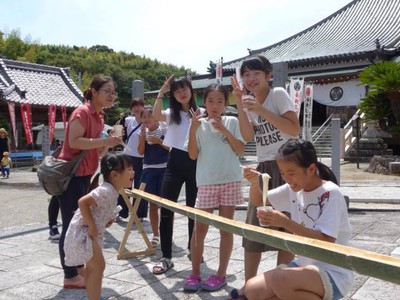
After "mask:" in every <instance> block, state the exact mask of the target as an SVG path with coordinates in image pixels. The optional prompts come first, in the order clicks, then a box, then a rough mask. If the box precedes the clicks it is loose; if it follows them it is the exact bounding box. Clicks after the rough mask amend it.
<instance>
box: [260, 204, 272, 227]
mask: <svg viewBox="0 0 400 300" xmlns="http://www.w3.org/2000/svg"><path fill="white" fill-rule="evenodd" d="M273 209H274V208H273V207H272V206H269V205H266V206H258V207H257V211H259V210H265V211H267V210H273ZM259 222H260V226H261V227H269V225H266V224H263V223H261V220H260V219H259Z"/></svg>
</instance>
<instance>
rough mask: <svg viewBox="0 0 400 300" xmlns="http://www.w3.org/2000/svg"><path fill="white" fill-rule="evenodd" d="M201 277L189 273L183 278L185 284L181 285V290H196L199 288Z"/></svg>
mask: <svg viewBox="0 0 400 300" xmlns="http://www.w3.org/2000/svg"><path fill="white" fill-rule="evenodd" d="M200 284H201V277H200V276H199V275H195V274H192V275H189V276H187V277H186V279H185V284H184V285H183V290H184V291H186V292H197V290H198V289H199V288H200Z"/></svg>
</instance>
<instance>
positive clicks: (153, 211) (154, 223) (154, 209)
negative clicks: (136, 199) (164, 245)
mask: <svg viewBox="0 0 400 300" xmlns="http://www.w3.org/2000/svg"><path fill="white" fill-rule="evenodd" d="M159 223H160V222H159V216H158V206H157V204H154V203H151V202H150V225H151V230H152V231H153V235H154V236H160V233H159V232H158V226H159Z"/></svg>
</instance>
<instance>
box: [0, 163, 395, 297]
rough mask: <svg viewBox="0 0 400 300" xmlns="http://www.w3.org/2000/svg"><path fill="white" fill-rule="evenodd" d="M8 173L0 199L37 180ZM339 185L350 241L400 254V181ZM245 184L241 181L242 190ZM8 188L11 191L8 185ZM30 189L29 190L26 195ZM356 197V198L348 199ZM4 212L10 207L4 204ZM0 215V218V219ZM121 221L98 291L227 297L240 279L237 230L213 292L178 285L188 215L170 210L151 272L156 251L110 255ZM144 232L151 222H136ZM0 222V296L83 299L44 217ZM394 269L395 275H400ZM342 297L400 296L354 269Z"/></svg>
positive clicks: (212, 247)
mask: <svg viewBox="0 0 400 300" xmlns="http://www.w3.org/2000/svg"><path fill="white" fill-rule="evenodd" d="M11 175H12V176H11V177H10V179H7V180H6V179H4V180H3V179H1V180H0V195H1V199H0V203H1V202H2V201H3V200H4V199H5V197H11V196H12V194H10V193H11V190H12V188H15V187H18V188H22V189H23V188H26V189H27V193H29V189H30V188H33V187H36V188H37V179H36V174H35V173H33V172H31V171H30V170H13V173H12V174H11ZM342 188H343V190H344V191H345V192H344V193H345V194H347V195H349V196H350V210H349V215H350V221H351V224H352V226H353V236H352V239H351V243H350V246H352V247H357V248H361V249H365V250H370V251H374V252H378V253H382V254H386V255H397V256H400V250H399V248H398V247H399V244H400V230H399V226H398V225H399V224H400V213H399V212H400V205H399V203H400V201H399V198H400V197H399V196H398V195H399V193H398V191H399V187H398V186H396V185H395V183H394V182H380V181H378V182H359V181H356V180H354V181H352V182H346V183H342ZM247 189H248V187H247V186H246V183H245V182H244V190H245V192H246V190H247ZM8 190H10V193H7V192H8ZM27 196H29V195H27ZM355 199H357V201H353V200H355ZM241 208H242V209H238V210H237V211H236V214H235V219H236V220H239V221H244V219H245V210H244V207H241ZM8 213H11V214H12V213H14V212H13V211H10V212H8ZM0 222H1V221H0ZM125 225H126V223H125V222H121V223H118V224H114V225H113V226H111V227H110V228H109V229H108V230H107V234H106V238H105V249H104V256H105V258H106V263H107V267H106V270H105V276H104V280H103V289H102V294H103V296H104V297H105V298H106V299H124V300H125V299H143V298H145V297H147V298H148V299H226V297H227V295H228V294H229V292H230V290H231V289H232V288H239V287H241V285H242V284H243V278H244V270H243V268H244V266H243V249H242V247H241V237H239V236H235V239H234V249H233V252H232V257H231V261H230V264H229V267H228V285H227V286H226V287H225V288H224V289H222V290H220V291H217V292H213V293H209V292H204V291H199V292H197V293H194V294H188V293H184V292H183V289H182V286H183V280H184V278H185V276H187V275H189V273H190V267H191V265H190V262H189V260H188V259H187V257H186V255H187V250H186V248H187V218H186V217H183V216H181V215H178V214H175V228H174V246H173V261H174V264H175V267H174V268H173V269H172V270H170V271H168V272H167V273H166V274H163V275H159V276H156V275H153V274H152V272H151V267H152V264H153V263H154V262H156V261H157V260H158V259H159V258H160V255H161V252H160V251H159V250H157V253H156V254H155V255H152V256H144V257H136V258H132V259H127V260H117V258H116V253H117V250H118V247H119V243H120V241H121V239H122V236H123V234H124V228H125ZM143 225H144V227H145V230H146V231H147V232H150V224H149V222H148V221H147V220H145V221H144V222H143ZM2 226H3V228H1V230H0V299H21V300H22V299H86V295H85V291H84V290H66V289H63V288H62V281H63V272H62V269H61V268H60V263H59V257H58V244H57V242H56V241H50V240H48V229H47V224H45V223H42V224H34V225H31V226H24V227H23V228H21V229H20V230H15V229H13V230H7V227H5V225H4V224H2ZM144 248H145V244H144V242H143V241H142V238H141V235H140V234H139V233H138V231H137V228H136V226H134V227H133V228H132V232H131V234H130V237H129V239H128V244H127V249H128V250H130V251H137V250H143V249H144ZM218 249H219V232H218V231H217V230H216V229H215V228H211V227H210V229H209V233H208V235H207V237H206V242H205V251H204V259H205V263H204V264H202V276H203V278H207V277H208V275H210V274H213V273H215V271H216V270H217V268H218V254H217V253H218ZM275 263H276V255H275V254H274V253H272V252H267V253H264V254H263V256H262V262H261V265H260V271H261V270H268V269H270V268H273V267H274V265H275ZM399 276H400V275H399ZM346 299H357V300H361V299H363V300H364V299H400V285H395V284H392V283H389V282H385V281H382V280H379V279H375V278H371V277H367V276H363V275H359V274H357V275H356V282H355V286H354V288H353V289H352V291H351V293H350V294H349V295H348V297H347V298H346Z"/></svg>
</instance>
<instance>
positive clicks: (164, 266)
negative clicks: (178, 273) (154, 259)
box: [153, 257, 174, 275]
mask: <svg viewBox="0 0 400 300" xmlns="http://www.w3.org/2000/svg"><path fill="white" fill-rule="evenodd" d="M173 267H174V263H173V262H172V261H171V259H169V258H166V257H163V258H161V259H160V262H159V263H157V264H156V265H155V266H153V274H155V275H161V274H164V273H165V272H167V271H168V270H169V269H172V268H173Z"/></svg>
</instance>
